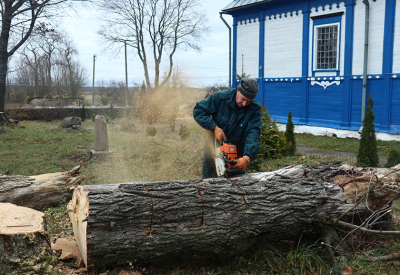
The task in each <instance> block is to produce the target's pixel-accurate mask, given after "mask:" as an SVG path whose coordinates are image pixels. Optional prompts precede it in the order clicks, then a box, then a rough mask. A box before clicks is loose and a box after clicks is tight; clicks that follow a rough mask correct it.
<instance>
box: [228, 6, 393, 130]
mask: <svg viewBox="0 0 400 275" xmlns="http://www.w3.org/2000/svg"><path fill="white" fill-rule="evenodd" d="M396 2H397V3H396ZM221 13H222V14H228V15H231V16H232V17H233V26H232V41H233V44H232V82H233V86H237V83H238V80H237V78H236V76H235V74H236V73H238V74H239V75H240V74H241V73H246V74H250V75H251V77H254V78H256V79H257V80H258V84H259V87H260V90H259V94H258V96H257V98H256V99H257V100H258V101H259V102H262V103H263V104H264V105H266V106H267V107H268V111H269V113H271V114H272V115H273V117H274V118H275V119H277V120H278V121H279V122H282V123H286V121H287V114H288V112H289V110H292V112H293V122H294V123H295V124H302V125H311V126H323V127H331V128H337V129H348V130H358V129H359V128H360V126H361V119H362V108H363V104H362V102H363V84H365V86H364V87H365V88H364V92H365V93H364V94H365V95H366V97H365V100H364V102H366V100H367V99H368V97H369V96H370V95H372V97H373V100H374V109H373V111H374V114H375V127H376V131H379V132H386V133H393V134H394V133H397V132H396V131H395V130H394V129H393V128H392V127H391V126H389V124H391V125H392V126H394V127H395V128H396V129H397V130H400V1H396V0H369V1H368V0H339V1H338V0H264V1H262V0H236V1H233V2H232V3H230V4H229V5H228V6H226V7H225V8H224V9H223V10H222V12H221ZM365 76H366V77H365ZM365 104H366V106H368V103H365ZM388 123H389V124H388Z"/></svg>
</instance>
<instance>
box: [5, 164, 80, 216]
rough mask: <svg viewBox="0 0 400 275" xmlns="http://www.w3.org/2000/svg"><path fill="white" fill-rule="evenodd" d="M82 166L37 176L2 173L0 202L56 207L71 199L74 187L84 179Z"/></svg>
mask: <svg viewBox="0 0 400 275" xmlns="http://www.w3.org/2000/svg"><path fill="white" fill-rule="evenodd" d="M79 169H80V166H76V167H74V168H73V169H72V170H71V171H67V172H59V173H51V174H42V175H37V176H30V177H28V176H20V175H16V176H6V175H1V174H0V203H12V204H16V205H19V206H25V207H29V208H32V209H36V210H44V209H46V208H48V207H54V206H56V205H57V204H58V203H60V202H62V201H68V200H70V199H71V194H72V192H73V189H74V188H75V187H76V186H77V185H78V184H79V183H80V182H81V181H82V180H83V178H84V177H83V175H80V174H79V173H78V171H79Z"/></svg>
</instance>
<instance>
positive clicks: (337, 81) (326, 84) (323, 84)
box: [308, 77, 342, 90]
mask: <svg viewBox="0 0 400 275" xmlns="http://www.w3.org/2000/svg"><path fill="white" fill-rule="evenodd" d="M320 79H321V78H319V77H318V78H317V80H320ZM322 79H323V81H316V80H315V77H312V78H309V79H308V80H309V81H311V86H314V85H315V84H317V85H319V86H321V87H323V88H324V90H326V88H327V87H329V86H332V85H334V84H336V85H337V86H339V85H340V81H341V80H342V79H341V77H335V80H334V81H326V79H327V78H326V77H324V78H322Z"/></svg>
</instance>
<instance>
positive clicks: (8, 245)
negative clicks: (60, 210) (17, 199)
mask: <svg viewBox="0 0 400 275" xmlns="http://www.w3.org/2000/svg"><path fill="white" fill-rule="evenodd" d="M0 220H1V223H0V273H1V274H8V275H19V274H47V268H48V267H49V265H53V266H55V264H56V262H57V258H56V257H55V256H54V254H53V252H52V250H51V246H50V241H49V239H48V236H47V234H46V233H45V222H44V214H43V213H42V212H39V211H36V210H33V209H30V208H26V207H21V206H16V205H14V204H10V203H0Z"/></svg>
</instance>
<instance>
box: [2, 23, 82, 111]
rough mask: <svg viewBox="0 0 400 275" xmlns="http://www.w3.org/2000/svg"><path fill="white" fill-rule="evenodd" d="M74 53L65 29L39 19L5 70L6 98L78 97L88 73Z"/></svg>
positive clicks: (10, 100) (74, 49) (7, 99)
mask: <svg viewBox="0 0 400 275" xmlns="http://www.w3.org/2000/svg"><path fill="white" fill-rule="evenodd" d="M77 56H78V52H77V50H76V48H75V47H74V46H73V44H72V42H71V41H70V40H69V38H68V37H67V35H66V34H65V33H62V32H61V31H59V30H55V29H52V28H49V27H48V26H46V25H45V24H43V23H42V24H40V25H38V26H37V27H35V28H34V31H33V32H32V35H31V36H30V37H29V39H28V41H27V42H26V44H25V45H24V47H23V48H21V51H20V56H19V58H18V59H17V60H16V62H15V63H14V64H15V66H14V67H13V70H12V72H11V73H9V76H8V81H7V86H8V87H7V92H6V101H8V102H19V103H23V102H25V101H27V100H29V99H32V98H34V97H45V98H59V99H61V98H75V97H78V93H79V90H80V88H81V87H82V86H84V85H85V83H86V79H87V77H88V74H87V71H86V69H85V68H84V67H83V66H82V65H81V64H80V63H79V61H78V60H77Z"/></svg>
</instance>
